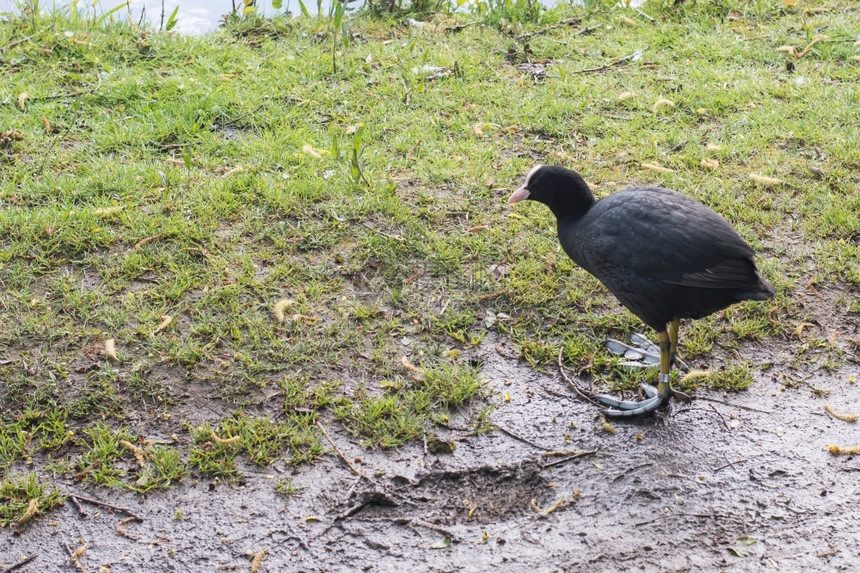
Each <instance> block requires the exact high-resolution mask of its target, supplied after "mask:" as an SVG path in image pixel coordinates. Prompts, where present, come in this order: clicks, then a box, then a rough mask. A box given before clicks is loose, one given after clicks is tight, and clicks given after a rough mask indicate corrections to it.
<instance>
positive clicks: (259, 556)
mask: <svg viewBox="0 0 860 573" xmlns="http://www.w3.org/2000/svg"><path fill="white" fill-rule="evenodd" d="M265 554H266V550H265V549H262V550H260V551H258V552H257V553H255V554H254V558H253V559H251V573H257V571H259V570H260V566H261V565H262V564H263V556H264V555H265Z"/></svg>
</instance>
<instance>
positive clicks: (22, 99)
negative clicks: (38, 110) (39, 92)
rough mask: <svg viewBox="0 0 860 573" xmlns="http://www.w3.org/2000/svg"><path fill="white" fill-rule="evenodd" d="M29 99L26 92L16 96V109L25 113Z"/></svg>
mask: <svg viewBox="0 0 860 573" xmlns="http://www.w3.org/2000/svg"><path fill="white" fill-rule="evenodd" d="M29 97H30V94H28V93H27V92H21V93H19V94H18V109H20V110H21V111H26V109H27V98H29Z"/></svg>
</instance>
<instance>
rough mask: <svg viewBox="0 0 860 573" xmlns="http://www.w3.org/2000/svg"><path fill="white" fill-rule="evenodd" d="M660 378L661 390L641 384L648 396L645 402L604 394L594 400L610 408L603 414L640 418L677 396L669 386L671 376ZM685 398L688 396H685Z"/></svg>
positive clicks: (615, 416) (596, 396)
mask: <svg viewBox="0 0 860 573" xmlns="http://www.w3.org/2000/svg"><path fill="white" fill-rule="evenodd" d="M660 378H661V380H660V385H659V389H658V388H655V387H654V386H651V385H650V384H646V383H644V382H643V383H642V384H640V386H641V388H642V391H643V392H644V393H645V396H647V398H645V399H644V400H639V401H635V402H634V401H631V400H616V399H615V398H613V397H611V396H606V395H603V394H597V395H595V396H594V399H595V400H597V401H598V402H600V403H601V404H603V405H604V406H608V408H606V410H604V411H603V413H604V414H606V415H607V416H611V417H614V418H619V417H624V416H639V415H641V414H647V413H649V412H655V411H657V410H658V409H660V408H661V407H663V406H665V405H666V404H667V403H668V402H669V399H670V398H672V397H673V396H674V394H675V391H674V390H672V388H671V386H669V376H668V375H661V376H660ZM679 394H680V392H679ZM684 396H686V394H684Z"/></svg>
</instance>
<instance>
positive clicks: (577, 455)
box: [541, 450, 597, 469]
mask: <svg viewBox="0 0 860 573" xmlns="http://www.w3.org/2000/svg"><path fill="white" fill-rule="evenodd" d="M596 453H597V450H591V451H589V452H579V453H578V454H573V455H572V456H568V457H566V458H562V459H560V460H555V461H552V462H549V463H546V464H543V465H542V466H541V468H542V469H546V468H551V467H553V466H560V465H561V464H566V463H567V462H569V461H570V460H575V459H577V458H584V457H585V456H593V455H594V454H596Z"/></svg>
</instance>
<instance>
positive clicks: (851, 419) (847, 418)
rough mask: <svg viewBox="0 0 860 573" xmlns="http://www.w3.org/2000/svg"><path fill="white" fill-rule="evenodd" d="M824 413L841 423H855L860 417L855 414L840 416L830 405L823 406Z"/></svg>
mask: <svg viewBox="0 0 860 573" xmlns="http://www.w3.org/2000/svg"><path fill="white" fill-rule="evenodd" d="M824 411H825V412H827V413H828V414H830V415H831V416H833V417H834V418H836V419H837V420H842V421H843V422H856V421H857V419H858V418H860V416H858V415H857V414H840V413H839V412H837V411H836V410H834V409H833V406H831V405H830V404H825V405H824Z"/></svg>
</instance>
